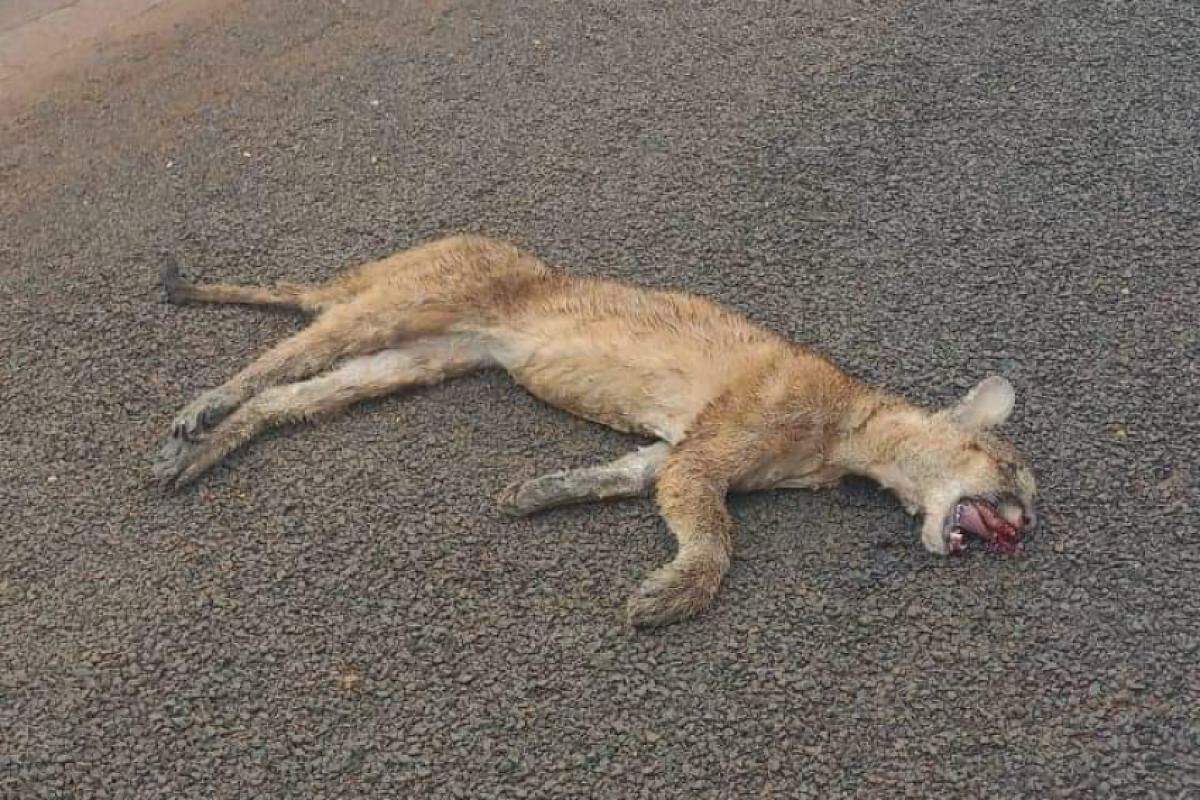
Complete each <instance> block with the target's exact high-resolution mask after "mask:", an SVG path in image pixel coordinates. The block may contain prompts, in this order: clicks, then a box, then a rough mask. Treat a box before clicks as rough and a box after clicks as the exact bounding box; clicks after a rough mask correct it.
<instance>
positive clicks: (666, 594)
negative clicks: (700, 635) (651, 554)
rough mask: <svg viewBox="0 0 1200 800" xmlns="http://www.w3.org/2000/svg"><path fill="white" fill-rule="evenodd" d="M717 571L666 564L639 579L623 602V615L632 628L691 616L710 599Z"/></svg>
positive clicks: (718, 578) (668, 623)
mask: <svg viewBox="0 0 1200 800" xmlns="http://www.w3.org/2000/svg"><path fill="white" fill-rule="evenodd" d="M720 581H721V575H720V573H719V572H717V571H715V570H713V571H711V572H709V571H702V570H696V569H687V568H681V567H679V566H677V565H675V564H673V563H672V564H667V565H666V566H665V567H662V568H660V569H658V570H655V571H654V572H653V573H652V574H651V575H650V577H648V578H646V580H644V581H642V584H641V586H639V587H638V588H637V591H635V592H634V593H633V595H632V596H631V597H630V598H629V602H628V603H627V604H626V608H625V611H626V617H627V619H628V621H629V624H630V625H632V626H633V627H635V628H653V627H658V626H660V625H670V624H671V623H673V622H678V621H680V620H683V619H687V618H688V617H691V616H694V615H695V614H696V613H698V612H699V611H700V610H701V609H703V608H704V607H705V606H707V605H708V604H709V603H711V602H712V599H713V597H714V596H715V595H716V593H717V586H718V585H719V584H720Z"/></svg>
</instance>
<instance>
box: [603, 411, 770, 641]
mask: <svg viewBox="0 0 1200 800" xmlns="http://www.w3.org/2000/svg"><path fill="white" fill-rule="evenodd" d="M761 452H762V451H761V448H760V444H759V442H758V441H757V438H756V437H754V436H752V435H748V434H746V433H745V432H739V431H736V430H732V431H727V432H725V433H720V432H717V433H713V434H711V435H707V436H705V435H701V436H699V437H697V438H696V439H694V440H689V441H685V442H684V443H683V444H681V445H679V446H678V447H677V448H676V449H675V450H674V451H673V452H672V453H671V454H670V456H669V457H668V458H667V460H666V462H665V463H664V464H663V466H662V469H661V470H660V472H659V475H658V487H657V499H658V506H659V511H660V513H661V514H662V517H663V519H664V520H665V521H666V523H667V527H668V528H670V530H671V533H672V534H674V536H675V539H676V541H677V542H678V545H679V549H678V551H677V552H676V555H675V558H674V559H673V560H672V561H670V562H669V563H667V564H665V565H664V566H662V567H660V568H659V569H657V570H655V571H654V572H653V573H651V575H650V576H649V577H648V578H646V580H644V581H643V582H642V585H641V586H639V587H638V589H637V591H635V592H634V593H633V596H632V597H630V598H629V603H628V605H627V607H626V613H627V615H628V620H629V623H630V624H631V625H633V626H635V627H652V626H657V625H667V624H670V623H672V622H678V621H679V620H682V619H686V618H688V617H691V616H693V615H695V614H696V613H697V612H699V611H700V610H701V609H703V608H705V607H706V606H708V604H709V603H711V602H712V600H713V598H714V597H716V594H717V590H718V589H719V588H720V586H721V579H722V578H724V576H725V573H726V572H727V571H728V570H729V562H730V557H731V555H732V552H733V538H732V537H733V528H734V525H733V518H732V517H730V516H729V511H728V510H727V509H726V507H725V494H726V492H727V491H728V490H729V488H730V487H731V486H732V485H733V483H734V481H735V480H736V479H737V478H738V477H739V476H740V475H741V474H742V473H743V472H744V470H745V469H746V468H747V467H748V466H749V465H750V464H752V463H753V462H754V460H755V459H756V458H757V457H758V455H759V453H761Z"/></svg>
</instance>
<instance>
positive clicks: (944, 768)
mask: <svg viewBox="0 0 1200 800" xmlns="http://www.w3.org/2000/svg"><path fill="white" fill-rule="evenodd" d="M214 14H215V15H214V16H212V17H208V18H204V19H200V20H197V21H194V22H192V23H189V24H188V25H186V26H183V27H181V28H180V29H179V30H177V31H175V32H173V33H171V34H170V35H169V36H168V37H167V39H166V40H162V39H159V38H144V39H141V40H139V41H137V42H135V43H133V44H132V45H131V46H129V47H126V48H120V49H110V50H109V51H107V52H106V53H105V55H104V57H103V58H102V61H101V63H100V64H99V65H98V66H96V67H94V68H92V69H91V70H90V71H89V72H88V74H87V75H85V76H83V77H82V78H81V79H80V80H78V81H77V82H75V83H63V84H61V85H60V86H59V88H58V90H57V91H56V92H55V93H54V94H53V95H50V96H48V97H46V98H44V99H43V100H42V101H41V102H40V103H39V104H37V105H36V106H33V107H30V108H28V109H26V110H24V111H22V112H20V113H19V114H8V115H7V116H6V117H4V119H3V121H2V122H0V309H2V310H0V447H2V448H3V456H2V458H0V508H2V509H3V521H2V525H3V527H2V532H0V797H4V798H21V799H22V800H25V798H89V799H90V798H126V797H142V798H193V797H194V798H214V797H216V798H220V797H229V798H244V797H304V798H329V797H357V796H374V797H414V798H416V797H430V798H443V797H447V798H453V797H459V798H485V797H486V798H493V797H495V798H518V797H530V798H533V797H539V798H540V797H547V798H549V797H563V798H577V797H601V798H641V797H651V798H655V800H663V798H669V797H670V798H673V797H687V798H705V797H780V798H802V797H822V798H824V797H932V796H945V797H1031V798H1046V797H1056V796H1070V797H1089V798H1090V797H1114V798H1130V797H1163V798H1167V797H1170V798H1180V797H1184V798H1187V797H1197V796H1200V727H1198V726H1200V723H1198V721H1197V720H1198V718H1200V717H1198V716H1197V714H1196V708H1197V707H1200V678H1198V675H1200V671H1198V670H1197V647H1198V644H1200V630H1198V624H1197V619H1198V617H1200V581H1197V569H1198V567H1200V547H1198V543H1197V530H1198V527H1200V519H1198V516H1197V506H1198V505H1200V502H1198V498H1197V482H1198V472H1197V460H1196V453H1197V451H1198V450H1200V414H1198V413H1197V397H1198V395H1200V392H1198V389H1200V386H1198V384H1200V369H1198V366H1197V364H1198V361H1200V266H1198V264H1200V225H1198V222H1200V196H1198V194H1200V12H1198V11H1197V7H1196V5H1195V4H1194V3H1192V2H1191V1H1190V0H1180V1H1179V2H1169V1H1168V0H1142V1H1141V2H1139V3H1136V4H1134V3H1117V2H1032V1H1031V0H1025V1H1022V0H1018V1H1017V2H1005V3H993V2H986V1H985V0H971V1H970V2H955V3H941V2H928V1H916V2H909V3H898V2H872V3H866V2H852V1H849V0H818V2H811V3H803V4H795V5H786V4H781V3H770V2H764V3H758V2H755V3H709V2H704V3H694V2H686V3H685V2H679V3H665V4H664V3H651V2H646V3H620V4H617V3H599V2H597V3H571V2H548V3H533V2H505V3H499V2H496V3H437V2H434V3H404V4H397V3H392V2H384V0H370V1H369V2H368V1H367V0H346V2H341V3H326V2H296V1H295V0H261V1H256V2H247V3H244V4H235V5H234V6H230V7H227V8H225V9H224V10H221V11H218V12H214ZM453 229H471V230H479V231H484V232H487V233H491V234H495V235H499V236H504V237H508V238H511V239H514V240H517V241H519V242H522V243H523V244H525V245H527V246H529V247H531V248H533V249H534V250H536V251H537V252H539V253H540V254H542V255H544V256H545V257H547V258H548V259H550V260H552V261H555V262H559V263H563V264H568V265H571V266H572V268H573V269H576V270H578V271H580V272H584V273H593V274H604V275H614V276H620V277H623V278H632V279H636V280H639V281H642V282H645V283H649V284H655V285H666V284H671V285H678V286H683V287H686V288H689V289H692V290H696V291H700V292H704V293H707V294H709V295H712V296H715V297H717V298H719V299H721V300H723V301H725V302H728V303H730V304H731V305H733V306H735V307H737V308H739V309H741V310H743V311H745V312H746V313H748V314H749V315H750V316H752V317H754V318H756V319H758V320H761V321H762V322H764V323H765V324H767V325H769V326H771V327H773V328H775V329H777V330H780V331H783V332H786V333H788V334H790V335H793V336H795V337H797V338H798V339H801V340H804V341H807V342H812V343H815V344H816V345H817V346H818V347H819V348H820V349H822V350H824V351H825V352H827V353H829V354H830V355H832V356H834V357H835V358H836V359H837V360H839V361H840V362H841V363H842V364H844V365H845V366H846V367H847V368H848V369H850V370H851V371H852V372H854V373H856V374H859V375H861V376H864V377H867V378H870V379H873V380H877V381H880V382H882V383H884V384H886V385H887V386H889V387H891V388H894V389H897V390H900V391H903V392H905V393H907V394H909V395H910V396H912V397H914V398H916V399H918V400H920V401H922V402H927V403H930V404H943V403H947V402H949V401H950V400H952V399H953V398H954V397H956V396H957V395H958V394H959V393H961V392H962V391H964V390H965V389H966V388H967V387H968V386H969V385H970V384H971V383H973V382H974V381H975V380H977V379H978V378H980V377H982V376H983V375H985V374H987V373H988V372H992V371H995V372H1000V373H1003V374H1005V375H1007V376H1009V377H1010V378H1011V379H1012V380H1013V382H1014V383H1015V384H1016V385H1017V387H1018V391H1019V405H1018V411H1017V414H1016V415H1015V417H1014V419H1013V421H1012V422H1011V423H1010V425H1009V431H1010V432H1011V434H1012V436H1013V438H1014V439H1015V440H1016V441H1017V442H1018V443H1019V444H1020V446H1021V447H1022V448H1023V449H1024V450H1025V451H1026V452H1027V454H1028V455H1029V457H1030V458H1031V459H1032V461H1033V462H1034V464H1035V465H1036V467H1037V469H1038V472H1039V475H1040V478H1041V483H1042V485H1043V492H1044V502H1043V508H1042V511H1043V517H1044V519H1045V520H1046V524H1045V526H1044V528H1043V530H1042V532H1041V534H1040V535H1039V536H1038V537H1037V538H1036V540H1035V541H1034V542H1033V543H1032V547H1031V548H1030V552H1029V554H1028V555H1027V556H1026V557H1024V558H1017V559H1012V558H998V557H988V556H985V555H981V554H978V553H972V554H968V555H967V556H966V557H963V558H958V559H953V560H941V559H937V558H934V557H932V556H929V555H927V554H926V553H925V552H924V551H923V550H922V549H921V547H920V545H919V543H918V542H917V539H916V537H915V536H914V535H912V533H911V532H910V531H909V530H908V521H907V519H906V517H905V516H904V514H903V512H902V511H901V509H900V508H899V506H898V504H897V503H896V502H895V501H894V500H892V499H891V498H889V497H887V496H885V495H883V494H881V493H880V492H878V491H877V490H876V489H875V488H874V487H872V486H870V485H868V484H865V483H851V484H849V485H847V486H846V487H844V488H842V489H839V490H837V491H833V492H828V493H823V494H804V493H776V494H764V495H761V496H754V497H742V498H736V499H734V500H733V502H732V508H733V510H734V514H735V516H736V517H737V518H738V520H739V523H740V533H739V537H738V540H737V548H738V549H737V560H736V561H735V563H734V566H733V569H732V572H731V574H730V576H729V578H728V581H727V583H726V586H725V589H724V591H723V593H722V594H721V596H720V598H719V599H718V602H717V604H716V605H715V606H714V607H713V608H712V609H711V610H710V611H708V612H707V613H705V614H704V615H703V616H702V617H701V618H699V619H697V620H696V621H694V622H691V623H687V624H683V625H678V626H675V627H672V628H668V629H666V630H664V631H661V632H657V633H650V634H636V635H635V634H630V633H627V632H625V631H623V630H622V629H621V627H620V626H619V624H618V622H617V612H618V611H619V609H620V607H621V604H622V602H623V600H624V598H625V597H626V595H627V593H628V592H629V591H631V590H632V589H633V587H634V586H635V585H636V583H637V581H638V580H639V578H640V577H641V576H642V575H644V574H645V573H646V572H647V571H648V570H650V569H652V568H654V567H655V566H657V565H659V564H660V563H662V562H663V561H664V560H666V559H667V558H668V557H669V556H670V555H671V551H672V543H671V541H670V539H669V537H668V535H667V533H666V531H665V530H664V528H663V526H662V525H661V524H660V522H659V521H658V519H657V518H656V516H655V514H654V510H653V507H652V505H651V504H650V503H648V502H629V503H622V504H613V505H608V506H601V507H586V508H580V509H571V510H562V511H557V512H553V513H548V514H546V515H544V516H540V517H536V518H533V519H530V520H522V521H515V522H512V521H507V520H504V519H502V518H501V517H500V515H499V514H498V513H496V511H495V509H494V505H493V499H492V498H493V495H494V494H495V493H496V492H498V491H499V490H500V489H501V488H502V487H503V486H504V485H505V484H506V483H507V482H508V481H510V480H512V479H514V478H517V477H522V476H532V475H535V474H538V473H541V472H544V471H548V470H552V469H556V468H560V467H564V466H573V465H575V466H578V465H585V464H590V463H594V462H598V461H600V460H603V459H607V458H611V457H615V456H616V455H618V454H621V453H623V452H625V451H627V450H629V449H630V448H631V447H632V445H633V442H632V441H631V440H630V439H628V438H626V437H622V436H619V435H617V434H614V433H611V432H609V431H606V430H602V429H599V428H597V427H595V426H592V425H590V424H588V423H585V422H582V421H579V420H575V419H573V418H569V417H567V416H566V415H564V414H562V413H559V412H557V411H555V410H552V409H549V408H547V407H544V406H542V405H541V404H539V403H538V402H536V401H535V400H533V399H531V398H529V397H528V396H526V395H524V394H523V393H521V392H520V391H519V390H518V389H516V388H514V387H513V386H512V385H511V384H510V383H509V382H508V381H507V379H506V378H505V377H504V376H502V375H484V376H480V377H471V378H466V379H462V380H460V381H457V382H454V383H451V384H447V385H445V386H442V387H438V388H435V389H433V390H430V391H422V392H419V393H416V394H414V395H411V396H408V397H396V398H391V399H388V400H385V401H381V402H376V403H372V404H368V405H366V406H364V407H360V408H358V409H357V410H355V411H354V412H353V413H351V414H349V415H347V416H345V417H343V418H340V419H339V420H337V421H333V422H329V423H326V424H323V425H320V426H316V427H300V428H294V429H289V430H287V431H284V432H281V433H279V434H276V435H273V436H269V437H266V438H264V439H262V440H260V441H259V442H258V443H257V444H256V445H255V446H252V447H251V448H249V449H248V450H246V451H244V452H243V453H241V454H240V455H238V456H236V457H234V458H233V459H231V461H230V462H229V463H228V464H227V466H225V467H222V468H219V469H218V470H217V471H215V472H214V473H213V474H211V475H210V476H209V477H208V478H206V479H205V480H204V481H203V482H202V484H201V485H200V486H199V487H198V488H197V489H195V490H193V491H188V492H185V493H182V494H179V495H168V494H164V493H163V492H161V491H159V490H157V489H156V488H154V487H153V486H152V485H151V484H150V480H149V463H150V459H151V458H152V456H153V453H154V448H155V445H156V443H157V441H158V439H159V437H160V436H161V434H162V433H164V431H165V428H166V426H167V424H168V422H169V421H170V419H171V418H172V416H173V415H174V413H175V412H176V410H177V409H178V408H179V407H180V406H181V405H183V403H185V402H186V401H187V400H188V399H190V398H191V397H192V396H193V395H194V394H195V393H197V392H198V391H200V390H202V389H204V388H206V387H209V386H211V385H215V384H216V383H218V382H220V381H222V380H224V379H225V378H226V377H227V376H228V375H230V374H231V373H232V372H233V371H235V370H236V369H237V368H239V367H240V366H241V365H242V364H243V363H245V362H246V361H248V360H249V359H250V358H252V357H253V356H254V355H255V354H257V353H258V352H260V351H261V350H262V349H264V348H265V347H267V346H268V345H269V344H270V343H272V342H274V341H277V340H278V339H280V338H281V337H283V336H285V335H287V334H288V333H289V332H291V331H293V330H295V329H296V327H297V325H298V324H299V323H298V322H297V321H295V320H292V319H291V318H289V317H286V316H282V315H277V314H276V315H272V314H262V313H255V312H253V311H251V310H246V309H236V308H220V309H213V308H198V307H196V308H185V309H176V308H172V307H169V306H167V305H165V304H163V303H162V301H161V299H160V296H159V292H158V290H157V288H156V286H155V276H156V273H157V264H158V254H159V253H161V252H164V251H170V252H174V253H177V254H178V255H179V256H180V258H181V259H182V261H183V262H184V264H185V265H186V267H187V269H188V270H189V271H190V272H191V273H192V274H193V275H199V276H204V277H207V278H211V279H227V280H243V281H269V280H278V279H290V280H310V279H317V278H320V277H322V276H326V275H329V274H330V273H331V272H332V271H333V270H335V269H336V268H338V267H340V266H344V265H347V264H351V263H355V262H359V261H362V260H365V259H368V258H371V257H374V256H379V255H382V254H385V253H388V252H390V251H392V250H395V249H397V248H401V247H405V246H408V245H410V244H412V243H414V242H417V241H419V240H422V239H426V238H428V237H431V236H434V235H436V234H439V233H442V232H445V231H448V230H453Z"/></svg>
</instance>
